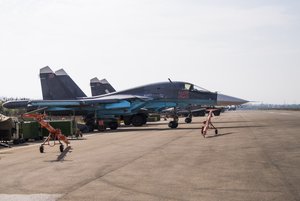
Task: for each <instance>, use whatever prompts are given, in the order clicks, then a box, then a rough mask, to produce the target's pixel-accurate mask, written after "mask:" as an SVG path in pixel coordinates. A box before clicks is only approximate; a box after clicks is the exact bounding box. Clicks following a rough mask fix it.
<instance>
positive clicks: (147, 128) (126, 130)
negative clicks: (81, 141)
mask: <svg viewBox="0 0 300 201" xmlns="http://www.w3.org/2000/svg"><path fill="white" fill-rule="evenodd" d="M195 129H199V130H200V127H199V128H176V129H171V128H149V127H143V128H129V129H118V130H115V131H111V130H106V131H103V132H98V133H100V134H105V133H120V132H132V131H141V132H149V131H176V130H195Z"/></svg>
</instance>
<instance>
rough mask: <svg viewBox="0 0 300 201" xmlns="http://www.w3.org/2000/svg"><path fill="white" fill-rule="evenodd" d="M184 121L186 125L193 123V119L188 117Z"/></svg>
mask: <svg viewBox="0 0 300 201" xmlns="http://www.w3.org/2000/svg"><path fill="white" fill-rule="evenodd" d="M184 121H185V123H187V124H190V123H191V122H192V118H190V117H187V118H185V120H184Z"/></svg>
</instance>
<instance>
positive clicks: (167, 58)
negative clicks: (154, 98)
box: [0, 0, 300, 104]
mask: <svg viewBox="0 0 300 201" xmlns="http://www.w3.org/2000/svg"><path fill="white" fill-rule="evenodd" d="M299 10H300V1H299V0H284V1H283V0H251V1H247V0H226V1H224V0H126V1H125V0H42V1H41V0H0V70H1V74H0V75H1V77H0V81H1V84H0V96H6V97H7V96H8V97H28V98H36V99H38V98H41V97H42V93H41V86H40V80H39V77H38V74H39V69H40V68H42V67H44V66H50V67H51V68H52V69H53V70H58V69H60V68H64V69H65V71H66V72H67V73H68V74H69V75H70V76H71V77H72V78H73V80H74V81H75V82H76V83H77V84H78V85H79V86H80V87H81V88H82V90H83V91H84V92H85V93H86V94H87V95H90V94H91V92H90V88H89V81H90V79H91V78H93V77H98V78H99V79H102V78H106V79H107V80H108V81H109V82H110V83H111V84H112V85H113V86H114V87H115V88H116V89H117V90H122V89H126V88H131V87H134V86H138V85H144V84H148V83H152V82H158V81H167V79H168V78H171V79H172V80H178V81H189V82H192V83H194V84H196V85H199V86H201V87H203V88H206V89H209V90H211V91H219V92H221V93H224V94H227V95H232V96H236V97H239V98H243V99H247V100H253V101H260V102H264V103H278V104H283V103H289V104H293V103H300V81H299V80H300V39H299V37H300V12H299Z"/></svg>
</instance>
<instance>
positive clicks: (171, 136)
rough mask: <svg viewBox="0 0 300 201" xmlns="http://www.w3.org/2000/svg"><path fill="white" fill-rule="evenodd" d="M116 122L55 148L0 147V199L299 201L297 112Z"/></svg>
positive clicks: (299, 125) (299, 130) (299, 127)
mask: <svg viewBox="0 0 300 201" xmlns="http://www.w3.org/2000/svg"><path fill="white" fill-rule="evenodd" d="M183 120H184V119H181V120H180V122H181V124H180V125H179V128H178V129H169V128H168V127H167V122H164V121H161V122H158V123H151V124H150V125H148V126H146V127H142V128H131V127H130V128H129V127H128V128H120V129H119V130H118V131H113V132H112V131H107V132H104V133H97V134H92V135H86V136H84V139H82V140H72V141H71V148H67V149H66V150H65V151H64V152H63V153H60V152H59V147H58V146H55V147H45V153H43V154H41V153H39V145H38V144H32V145H31V144H28V145H27V146H18V147H13V148H2V149H0V201H2V200H10V201H11V200H49V201H52V200H61V201H65V200H72V201H73V200H78V201H79V200H80V201H82V200H105V201H112V200H113V201H118V200H122V201H127V200H128V201H132V200H137V201H143V200H147V201H148V200H166V201H171V200H172V201H173V200H174V201H188V200H193V201H194V200H195V201H198V200H204V201H221V200H222V201H224V200H228V201H269V200H272V201H277V200H278V201H282V200H285V201H297V200H300V112H289V111H233V112H225V113H223V114H222V115H221V116H219V117H214V118H213V121H214V124H215V126H216V127H218V129H219V135H217V136H215V135H214V131H213V130H210V131H209V132H208V136H207V138H203V136H202V135H201V131H200V128H201V126H202V124H201V122H202V121H203V120H204V117H198V118H194V119H193V123H192V124H184V123H183Z"/></svg>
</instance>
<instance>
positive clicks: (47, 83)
mask: <svg viewBox="0 0 300 201" xmlns="http://www.w3.org/2000/svg"><path fill="white" fill-rule="evenodd" d="M40 80H41V86H42V94H43V99H44V100H55V99H56V100H60V99H63V98H64V96H63V95H64V92H61V87H60V84H59V81H58V79H57V77H56V75H55V73H54V72H53V71H52V70H51V68H50V67H49V66H46V67H44V68H41V69H40ZM53 92H59V93H60V94H61V96H57V94H55V93H53Z"/></svg>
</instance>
